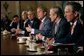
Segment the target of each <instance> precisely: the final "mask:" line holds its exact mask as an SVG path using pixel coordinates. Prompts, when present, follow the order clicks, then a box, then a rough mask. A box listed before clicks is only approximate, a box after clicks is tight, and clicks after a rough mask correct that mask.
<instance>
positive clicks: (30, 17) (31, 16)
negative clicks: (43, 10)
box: [27, 11, 34, 20]
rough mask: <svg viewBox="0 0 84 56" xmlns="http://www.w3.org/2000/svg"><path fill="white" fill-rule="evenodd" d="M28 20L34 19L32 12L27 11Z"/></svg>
mask: <svg viewBox="0 0 84 56" xmlns="http://www.w3.org/2000/svg"><path fill="white" fill-rule="evenodd" d="M27 14H28V19H30V20H32V19H33V18H34V13H33V12H32V11H28V13H27Z"/></svg>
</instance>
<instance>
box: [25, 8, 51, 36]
mask: <svg viewBox="0 0 84 56" xmlns="http://www.w3.org/2000/svg"><path fill="white" fill-rule="evenodd" d="M37 16H38V19H40V21H41V23H40V26H39V29H35V28H32V27H27V28H26V30H27V31H28V32H31V34H38V33H41V34H42V35H45V36H48V34H49V32H50V30H51V21H50V18H49V17H47V11H46V9H45V8H44V7H38V8H37Z"/></svg>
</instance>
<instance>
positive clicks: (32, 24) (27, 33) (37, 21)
mask: <svg viewBox="0 0 84 56" xmlns="http://www.w3.org/2000/svg"><path fill="white" fill-rule="evenodd" d="M32 21H33V23H31V20H29V19H28V20H27V22H26V23H25V28H24V27H23V30H24V31H25V33H24V35H25V36H29V32H27V30H26V27H28V24H29V25H30V26H31V27H32V28H34V29H39V25H40V20H39V19H37V18H34V19H33V20H32Z"/></svg>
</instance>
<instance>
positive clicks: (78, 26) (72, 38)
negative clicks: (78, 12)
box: [57, 19, 83, 44]
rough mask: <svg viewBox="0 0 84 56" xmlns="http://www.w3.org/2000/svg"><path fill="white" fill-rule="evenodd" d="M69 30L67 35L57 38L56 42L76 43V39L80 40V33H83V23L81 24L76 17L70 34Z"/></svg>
mask: <svg viewBox="0 0 84 56" xmlns="http://www.w3.org/2000/svg"><path fill="white" fill-rule="evenodd" d="M70 33H71V32H70V31H69V33H68V34H67V36H66V37H65V38H62V39H60V40H57V42H61V43H76V44H77V43H78V41H79V40H80V37H81V35H82V34H83V25H82V24H81V22H80V20H79V19H77V24H76V26H75V28H74V32H73V34H72V35H71V34H70Z"/></svg>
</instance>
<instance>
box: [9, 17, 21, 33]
mask: <svg viewBox="0 0 84 56" xmlns="http://www.w3.org/2000/svg"><path fill="white" fill-rule="evenodd" d="M20 23H21V22H20V19H19V17H18V15H14V16H13V20H12V22H11V24H10V31H11V33H13V34H16V31H17V29H20V28H22V27H21V24H20Z"/></svg>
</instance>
